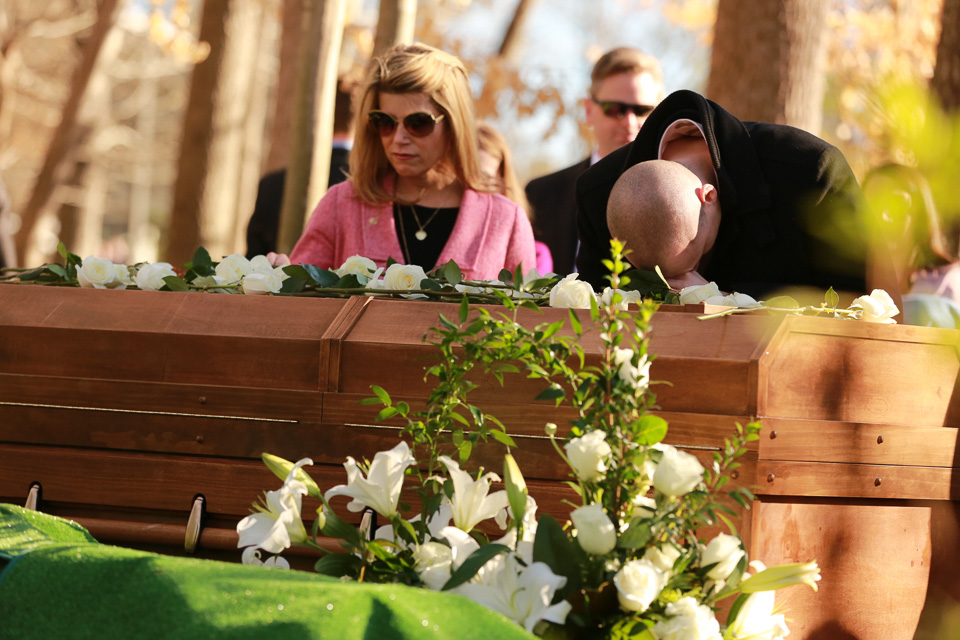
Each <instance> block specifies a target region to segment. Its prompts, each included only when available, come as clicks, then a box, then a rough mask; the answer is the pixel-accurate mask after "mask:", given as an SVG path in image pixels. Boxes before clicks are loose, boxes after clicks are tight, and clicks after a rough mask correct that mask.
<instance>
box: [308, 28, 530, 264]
mask: <svg viewBox="0 0 960 640" xmlns="http://www.w3.org/2000/svg"><path fill="white" fill-rule="evenodd" d="M356 132H357V133H356V140H355V142H354V147H353V151H352V152H351V154H350V176H349V178H348V180H347V181H346V182H343V183H341V184H338V185H336V186H334V187H333V188H332V189H330V191H328V192H327V194H326V195H325V196H324V197H323V199H322V200H321V201H320V204H319V205H317V208H316V210H315V211H314V213H313V216H312V217H311V219H310V222H309V223H308V225H307V229H306V231H305V232H304V234H303V236H302V237H301V238H300V240H299V242H298V243H297V246H296V247H295V248H294V250H293V253H292V254H291V256H290V259H291V261H292V262H294V263H307V264H315V265H317V266H319V267H321V268H336V267H338V266H340V265H341V264H342V263H343V262H344V261H345V260H346V259H347V258H348V257H350V256H352V255H357V254H359V255H362V256H365V257H367V258H370V259H372V260H373V261H374V262H376V263H377V264H378V265H380V266H383V265H385V264H386V261H387V259H388V258H391V257H392V258H393V259H394V260H396V261H397V262H401V263H404V264H417V265H420V266H421V267H423V268H424V270H427V271H429V270H430V269H432V268H433V267H434V266H436V265H439V264H443V263H445V262H447V261H448V260H454V261H455V262H456V263H457V264H458V265H459V266H460V268H461V269H462V270H463V273H464V276H465V277H466V278H468V279H493V278H496V277H497V276H498V274H499V272H500V270H501V269H503V268H507V269H511V270H513V269H515V268H516V267H517V266H518V265H522V266H523V268H524V269H530V268H533V266H534V265H535V261H536V258H535V252H534V242H533V231H532V229H531V227H530V221H529V220H528V218H527V215H526V213H525V212H524V211H523V209H522V208H521V207H520V206H519V205H518V204H517V203H515V202H512V201H511V200H509V199H507V198H505V197H504V196H502V195H500V194H499V193H495V189H496V187H495V185H494V184H492V181H491V180H490V179H489V178H487V177H486V176H484V174H483V173H482V171H481V170H480V165H479V162H478V159H477V137H476V136H477V133H476V124H475V120H474V115H473V99H472V97H471V95H470V87H469V83H468V79H467V73H466V69H465V68H464V66H463V64H462V63H461V62H460V60H458V59H457V58H456V57H454V56H452V55H450V54H447V53H444V52H443V51H440V50H438V49H434V48H433V47H429V46H427V45H423V44H412V45H399V46H396V47H394V48H392V49H390V50H389V51H387V52H386V53H385V54H384V55H383V56H381V57H380V58H377V59H375V60H374V61H373V63H372V64H371V66H370V69H369V71H368V75H367V78H366V83H365V85H364V87H363V90H362V92H361V94H360V97H359V103H358V109H357V126H356Z"/></svg>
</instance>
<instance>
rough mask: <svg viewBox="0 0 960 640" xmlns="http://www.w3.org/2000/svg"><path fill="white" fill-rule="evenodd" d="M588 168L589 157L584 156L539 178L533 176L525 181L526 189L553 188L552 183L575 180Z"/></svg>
mask: <svg viewBox="0 0 960 640" xmlns="http://www.w3.org/2000/svg"><path fill="white" fill-rule="evenodd" d="M588 168H590V158H584V159H583V160H581V161H580V162H578V163H576V164H572V165H570V166H569V167H564V168H563V169H560V170H559V171H554V172H553V173H548V174H547V175H545V176H540V177H539V178H534V179H533V180H531V181H530V182H528V183H527V189H544V188H553V186H554V185H557V184H563V183H567V182H575V181H576V179H577V178H578V177H580V174H581V173H583V172H584V171H586V170H587V169H588Z"/></svg>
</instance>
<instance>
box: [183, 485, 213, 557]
mask: <svg viewBox="0 0 960 640" xmlns="http://www.w3.org/2000/svg"><path fill="white" fill-rule="evenodd" d="M206 501H207V500H206V498H204V497H203V496H202V495H198V496H196V497H195V498H194V499H193V507H192V508H191V509H190V518H189V519H188V520H187V532H186V534H185V535H184V538H183V548H184V550H185V551H186V552H187V553H193V552H194V551H196V550H197V541H199V540H200V530H201V529H202V528H203V527H202V521H203V513H204V506H205V504H206Z"/></svg>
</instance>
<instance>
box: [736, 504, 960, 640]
mask: <svg viewBox="0 0 960 640" xmlns="http://www.w3.org/2000/svg"><path fill="white" fill-rule="evenodd" d="M755 511H756V513H755V515H754V523H755V524H754V539H753V547H754V550H753V553H752V554H751V555H752V557H754V558H757V559H759V560H762V561H763V562H764V563H765V564H767V565H768V566H772V565H776V564H781V563H790V562H809V561H811V560H816V561H817V562H818V564H819V565H820V567H821V573H822V575H823V579H822V580H821V581H820V583H819V587H820V589H819V592H817V593H815V592H814V591H813V590H812V589H809V588H807V587H805V586H794V587H790V588H788V589H784V590H781V591H778V592H777V604H778V605H779V606H782V607H783V608H784V609H785V611H786V615H787V620H788V624H789V626H790V637H791V639H792V638H794V637H795V636H796V637H797V638H798V640H804V639H809V640H821V639H843V638H857V639H858V640H910V639H912V638H913V637H914V632H915V630H916V628H917V624H918V621H919V619H920V613H921V611H922V609H923V607H924V602H925V598H926V593H927V586H928V582H929V579H930V561H931V547H930V525H931V510H930V507H929V506H912V505H909V504H908V503H906V502H903V503H900V504H899V505H898V504H884V505H880V504H875V503H871V502H869V501H861V502H859V503H857V502H854V503H846V504H844V503H840V502H835V501H816V500H804V501H799V500H798V501H797V502H796V503H791V502H774V503H769V502H766V501H765V500H764V499H763V498H761V500H760V503H759V504H758V505H757V507H756V508H755ZM942 637H950V636H942Z"/></svg>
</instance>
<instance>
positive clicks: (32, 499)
mask: <svg viewBox="0 0 960 640" xmlns="http://www.w3.org/2000/svg"><path fill="white" fill-rule="evenodd" d="M41 495H43V485H41V484H40V483H39V482H34V483H33V484H31V485H30V490H29V491H28V492H27V501H26V502H24V503H23V508H24V509H30V511H37V506H39V504H40V496H41Z"/></svg>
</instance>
